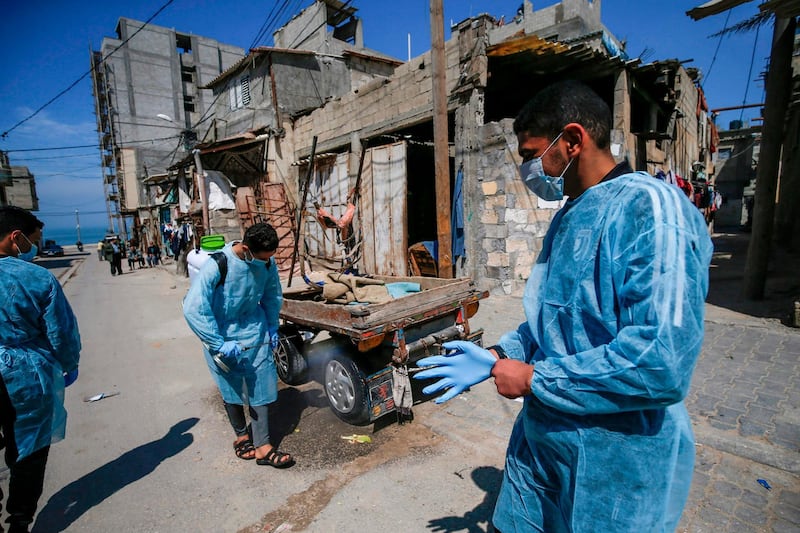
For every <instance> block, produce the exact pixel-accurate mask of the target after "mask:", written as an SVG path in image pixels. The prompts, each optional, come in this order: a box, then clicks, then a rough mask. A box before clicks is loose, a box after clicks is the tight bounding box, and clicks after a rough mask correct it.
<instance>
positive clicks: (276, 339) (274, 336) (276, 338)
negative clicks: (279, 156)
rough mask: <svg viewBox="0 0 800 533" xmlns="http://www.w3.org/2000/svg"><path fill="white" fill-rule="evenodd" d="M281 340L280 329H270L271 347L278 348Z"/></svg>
mask: <svg viewBox="0 0 800 533" xmlns="http://www.w3.org/2000/svg"><path fill="white" fill-rule="evenodd" d="M280 342H281V336H280V334H279V333H278V330H277V329H276V330H275V331H270V332H269V346H270V348H272V349H273V350H274V349H276V348H277V347H278V345H279V344H280Z"/></svg>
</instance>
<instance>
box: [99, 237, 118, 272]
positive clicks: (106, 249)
mask: <svg viewBox="0 0 800 533" xmlns="http://www.w3.org/2000/svg"><path fill="white" fill-rule="evenodd" d="M103 256H104V257H105V258H106V261H108V262H109V264H110V265H111V275H112V276H116V275H117V274H122V247H121V246H120V244H119V239H112V240H111V241H110V242H109V241H106V243H105V244H103Z"/></svg>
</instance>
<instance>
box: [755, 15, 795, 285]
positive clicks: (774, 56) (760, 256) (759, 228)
mask: <svg viewBox="0 0 800 533" xmlns="http://www.w3.org/2000/svg"><path fill="white" fill-rule="evenodd" d="M795 26H796V24H795V20H794V18H793V17H792V18H782V17H778V16H777V15H776V17H775V28H774V30H773V34H772V51H771V52H770V56H769V71H768V72H767V85H766V98H765V99H764V100H765V101H766V104H765V106H764V126H763V128H762V129H761V153H760V154H759V156H758V169H757V170H756V192H755V205H754V207H753V232H752V234H751V235H750V244H749V245H748V248H747V261H746V262H745V267H744V284H743V287H744V296H745V298H748V299H751V300H760V299H762V298H763V297H764V287H765V285H766V282H767V268H768V266H769V249H770V244H771V243H770V241H771V240H772V226H773V218H774V217H775V193H776V190H777V183H778V168H779V166H780V165H779V163H780V160H781V146H782V145H783V139H784V121H785V117H786V111H787V108H788V105H789V97H790V95H791V81H792V51H793V49H794V31H795Z"/></svg>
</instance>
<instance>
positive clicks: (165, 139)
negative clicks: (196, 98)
mask: <svg viewBox="0 0 800 533" xmlns="http://www.w3.org/2000/svg"><path fill="white" fill-rule="evenodd" d="M180 138H181V136H180V135H170V136H169V137H155V138H153V139H140V140H137V141H125V142H121V143H119V144H120V146H125V145H128V144H142V143H153V142H156V141H167V140H169V139H180ZM76 148H97V144H80V145H75V146H53V147H50V148H16V149H13V150H5V152H7V153H11V152H46V151H49V150H74V149H76ZM65 157H69V156H65Z"/></svg>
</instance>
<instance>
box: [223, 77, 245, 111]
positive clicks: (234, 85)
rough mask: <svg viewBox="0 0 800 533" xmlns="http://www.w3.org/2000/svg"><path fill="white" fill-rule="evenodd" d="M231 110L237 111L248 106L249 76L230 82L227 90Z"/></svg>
mask: <svg viewBox="0 0 800 533" xmlns="http://www.w3.org/2000/svg"><path fill="white" fill-rule="evenodd" d="M228 96H229V97H230V104H231V109H239V108H241V107H246V106H248V105H250V76H242V77H241V78H236V79H234V80H233V81H232V82H231V86H230V89H228Z"/></svg>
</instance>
